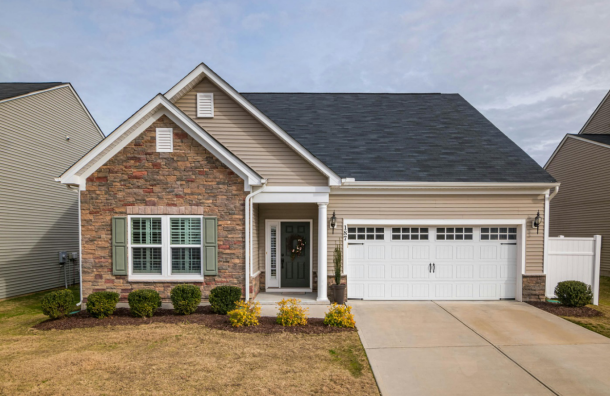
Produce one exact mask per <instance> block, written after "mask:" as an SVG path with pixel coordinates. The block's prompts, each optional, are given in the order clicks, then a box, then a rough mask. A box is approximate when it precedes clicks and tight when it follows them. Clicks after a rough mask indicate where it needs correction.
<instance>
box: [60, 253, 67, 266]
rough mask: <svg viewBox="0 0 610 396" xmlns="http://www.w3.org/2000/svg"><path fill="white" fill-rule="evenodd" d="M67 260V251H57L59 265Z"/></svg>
mask: <svg viewBox="0 0 610 396" xmlns="http://www.w3.org/2000/svg"><path fill="white" fill-rule="evenodd" d="M66 262H68V252H59V265H64V264H66Z"/></svg>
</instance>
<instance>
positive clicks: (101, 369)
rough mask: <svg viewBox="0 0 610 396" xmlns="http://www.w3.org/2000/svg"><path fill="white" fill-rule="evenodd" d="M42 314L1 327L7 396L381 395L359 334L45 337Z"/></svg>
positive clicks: (169, 330) (145, 329)
mask: <svg viewBox="0 0 610 396" xmlns="http://www.w3.org/2000/svg"><path fill="white" fill-rule="evenodd" d="M9 302H10V300H9ZM4 303H5V302H0V314H2V313H6V311H7V310H6V309H4V310H3V304H4ZM13 304H14V303H13ZM17 305H19V304H17ZM4 308H5V307H4ZM13 308H15V307H14V306H13ZM35 312H36V310H35V309H32V310H30V312H29V314H20V315H16V316H11V317H8V316H5V317H4V318H3V319H2V320H0V322H1V323H0V361H1V362H2V364H0V395H4V394H6V395H14V394H36V395H56V394H64V395H103V394H107V395H114V394H121V395H149V394H153V395H162V394H172V395H173V394H177V395H179V394H239V395H260V394H266V395H267V394H269V395H284V394H305V395H307V394H311V395H314V394H350V395H375V394H378V390H377V386H376V384H375V380H374V379H373V375H372V373H371V369H370V367H369V364H368V361H367V359H366V356H365V353H364V349H363V348H362V345H361V344H360V340H359V338H358V335H357V333H353V332H350V333H339V334H323V335H295V334H239V333H230V332H226V331H222V330H214V329H210V328H207V327H205V326H201V325H194V324H161V323H155V324H151V325H141V326H121V327H96V328H86V329H74V330H65V331H57V330H51V331H44V332H43V331H39V330H33V329H31V328H30V327H31V325H33V324H35V323H37V322H40V321H41V320H44V318H45V317H44V316H42V315H41V314H39V313H35Z"/></svg>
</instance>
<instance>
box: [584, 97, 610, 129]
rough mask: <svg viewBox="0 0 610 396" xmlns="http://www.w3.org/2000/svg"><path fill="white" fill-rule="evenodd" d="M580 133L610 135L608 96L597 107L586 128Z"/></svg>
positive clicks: (609, 101)
mask: <svg viewBox="0 0 610 396" xmlns="http://www.w3.org/2000/svg"><path fill="white" fill-rule="evenodd" d="M580 133H584V134H588V133H591V134H608V133H610V99H609V97H608V95H607V96H606V97H605V98H604V101H602V103H601V104H600V105H599V109H597V112H596V113H595V114H594V115H592V116H591V119H590V120H589V121H588V123H587V126H586V127H584V128H583V130H582V131H581V132H580Z"/></svg>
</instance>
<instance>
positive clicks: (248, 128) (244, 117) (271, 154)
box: [176, 78, 328, 186]
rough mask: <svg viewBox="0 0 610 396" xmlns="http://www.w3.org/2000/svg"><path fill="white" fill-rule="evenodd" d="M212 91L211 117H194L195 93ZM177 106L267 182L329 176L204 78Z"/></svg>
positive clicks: (309, 181)
mask: <svg viewBox="0 0 610 396" xmlns="http://www.w3.org/2000/svg"><path fill="white" fill-rule="evenodd" d="M198 92H209V93H213V94H214V118H197V111H196V104H197V93H198ZM176 106H177V107H178V108H179V109H180V110H182V111H183V112H184V113H185V114H187V115H188V116H189V117H191V118H192V119H193V120H195V121H196V122H197V123H198V124H199V125H200V126H201V127H202V128H203V129H204V130H205V131H207V132H208V133H209V134H211V135H212V136H213V137H214V138H216V139H217V140H218V141H219V142H220V143H222V144H223V145H224V146H225V147H226V148H228V149H229V150H230V151H231V152H233V154H235V155H236V156H237V157H239V159H241V160H242V161H244V162H245V163H246V164H247V165H249V166H250V167H251V168H252V169H254V170H255V171H256V172H257V173H258V174H260V175H261V176H262V177H263V178H266V179H269V183H268V184H269V185H270V186H272V185H275V186H282V185H291V186H327V185H328V178H327V177H325V176H324V175H323V174H321V173H320V172H319V171H318V170H317V169H315V168H314V167H313V166H312V165H311V164H309V162H307V161H306V160H305V159H303V157H301V156H300V155H298V154H297V153H296V152H295V151H294V150H293V149H291V148H290V147H288V146H287V145H286V143H284V142H283V141H281V140H280V139H279V138H278V137H277V136H276V135H275V134H274V133H273V132H271V131H270V130H268V129H267V128H266V127H265V126H263V125H262V124H261V123H260V122H258V121H257V120H256V119H255V118H254V117H253V116H252V115H250V114H249V113H248V112H247V111H246V110H244V109H243V108H242V107H241V106H240V105H239V104H238V103H236V102H235V101H234V100H233V99H231V98H230V97H229V96H227V95H226V94H225V93H224V92H223V91H221V90H220V89H219V88H218V87H216V86H215V85H214V84H213V83H211V82H210V80H209V79H207V78H206V79H203V81H201V82H200V83H199V84H197V85H196V86H195V87H194V88H193V89H192V90H191V91H189V92H187V93H186V94H185V95H184V96H182V97H181V98H180V99H179V100H178V101H177V102H176Z"/></svg>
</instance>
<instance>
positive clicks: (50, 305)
mask: <svg viewBox="0 0 610 396" xmlns="http://www.w3.org/2000/svg"><path fill="white" fill-rule="evenodd" d="M41 305H42V313H43V314H45V315H48V316H49V318H51V319H59V318H65V317H66V316H68V314H69V313H70V310H71V309H72V308H73V307H74V295H73V294H72V290H68V289H64V290H56V291H52V292H51V293H47V294H45V295H44V297H42V302H41Z"/></svg>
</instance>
